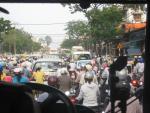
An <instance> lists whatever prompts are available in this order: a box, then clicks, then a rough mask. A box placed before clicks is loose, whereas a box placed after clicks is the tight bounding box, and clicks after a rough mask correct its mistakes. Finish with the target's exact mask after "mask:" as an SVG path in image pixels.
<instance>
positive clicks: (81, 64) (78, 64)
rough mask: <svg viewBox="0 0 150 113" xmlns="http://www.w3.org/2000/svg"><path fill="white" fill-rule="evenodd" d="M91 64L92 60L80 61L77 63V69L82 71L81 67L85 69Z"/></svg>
mask: <svg viewBox="0 0 150 113" xmlns="http://www.w3.org/2000/svg"><path fill="white" fill-rule="evenodd" d="M89 63H91V60H78V61H76V62H75V64H76V69H80V68H81V67H84V66H85V65H86V64H89Z"/></svg>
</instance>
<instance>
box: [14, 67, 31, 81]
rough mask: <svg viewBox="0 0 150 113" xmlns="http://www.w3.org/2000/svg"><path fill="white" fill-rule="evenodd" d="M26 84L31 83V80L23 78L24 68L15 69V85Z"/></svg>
mask: <svg viewBox="0 0 150 113" xmlns="http://www.w3.org/2000/svg"><path fill="white" fill-rule="evenodd" d="M25 82H29V80H28V78H27V77H25V76H23V72H22V68H15V69H14V77H13V83H25Z"/></svg>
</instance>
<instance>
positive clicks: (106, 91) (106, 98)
mask: <svg viewBox="0 0 150 113" xmlns="http://www.w3.org/2000/svg"><path fill="white" fill-rule="evenodd" d="M64 61H65V62H66V64H69V63H68V60H64ZM19 62H21V60H18V63H19ZM16 64H17V63H16ZM8 67H9V66H8ZM14 68H15V65H14V66H13V67H12V69H14ZM12 69H11V70H12ZM103 72H104V68H103V67H102V66H101V67H99V70H98V71H97V73H96V75H97V80H98V85H99V89H100V93H101V96H100V99H99V107H100V110H101V112H102V111H104V110H105V109H106V107H107V105H108V103H109V102H110V87H109V85H108V84H107V83H106V82H107V81H108V79H109V78H108V77H103V76H102V73H103ZM69 74H70V78H71V88H70V90H68V91H66V92H65V94H66V95H67V96H68V97H69V99H70V100H71V102H72V103H73V104H82V101H77V100H76V97H77V96H78V94H79V91H80V85H79V83H76V82H75V80H76V78H77V73H76V72H75V71H74V72H69ZM128 76H129V79H128V82H129V83H130V86H131V96H132V95H134V94H135V92H136V89H137V88H139V87H140V86H143V82H144V80H143V79H142V78H143V76H140V77H139V75H138V74H137V73H130V74H129V75H128ZM49 79H50V80H49ZM49 79H48V84H49V85H51V86H54V87H56V88H58V86H55V85H56V84H55V82H56V81H57V80H55V79H56V78H54V84H52V81H51V80H52V78H49ZM36 96H37V95H36ZM36 98H37V97H36Z"/></svg>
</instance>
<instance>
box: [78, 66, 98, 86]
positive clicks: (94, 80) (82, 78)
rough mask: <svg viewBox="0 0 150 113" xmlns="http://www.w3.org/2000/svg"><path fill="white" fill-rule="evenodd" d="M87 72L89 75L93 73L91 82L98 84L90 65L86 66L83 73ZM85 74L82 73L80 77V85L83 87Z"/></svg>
mask: <svg viewBox="0 0 150 113" xmlns="http://www.w3.org/2000/svg"><path fill="white" fill-rule="evenodd" d="M88 71H90V72H91V73H93V75H94V77H93V82H94V83H96V84H98V81H97V76H96V75H95V72H94V71H93V69H92V66H91V65H90V64H87V65H86V66H85V73H86V72H88ZM85 73H83V74H82V76H81V79H80V85H83V84H84V83H85V79H84V76H85Z"/></svg>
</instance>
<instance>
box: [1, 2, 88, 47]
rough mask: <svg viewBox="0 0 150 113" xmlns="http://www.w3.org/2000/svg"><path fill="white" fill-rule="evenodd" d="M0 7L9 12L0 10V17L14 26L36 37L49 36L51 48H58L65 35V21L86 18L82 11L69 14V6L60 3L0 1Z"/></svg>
mask: <svg viewBox="0 0 150 113" xmlns="http://www.w3.org/2000/svg"><path fill="white" fill-rule="evenodd" d="M0 7H3V8H5V9H7V10H8V11H9V12H10V14H9V15H7V14H4V13H1V12H0V17H4V18H5V19H8V20H10V21H12V23H14V24H15V25H14V26H15V27H16V28H23V29H24V30H25V31H27V32H28V33H30V34H32V36H34V37H37V38H42V37H45V36H46V35H49V36H51V38H52V43H51V44H50V47H52V48H58V47H59V45H60V44H61V42H62V41H63V40H64V38H65V37H66V34H65V33H66V31H65V30H64V29H65V28H66V23H67V22H69V21H72V20H86V18H85V17H84V15H83V14H82V13H75V14H71V13H70V11H69V8H68V7H63V6H62V5H61V4H44V3H40V4H23V3H22V4H8V3H7V4H6V3H0ZM31 24H32V25H31ZM33 24H34V25H33ZM35 24H36V25H35ZM37 24H42V25H37ZM43 24H48V25H43Z"/></svg>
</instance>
